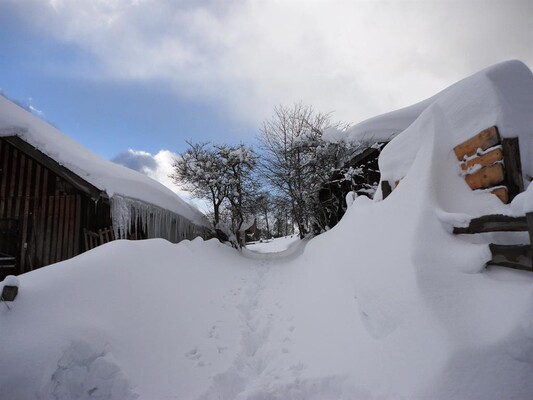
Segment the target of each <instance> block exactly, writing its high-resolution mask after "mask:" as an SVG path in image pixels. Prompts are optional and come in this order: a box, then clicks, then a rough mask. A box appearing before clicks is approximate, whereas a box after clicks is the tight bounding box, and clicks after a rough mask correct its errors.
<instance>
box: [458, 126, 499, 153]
mask: <svg viewBox="0 0 533 400" xmlns="http://www.w3.org/2000/svg"><path fill="white" fill-rule="evenodd" d="M497 144H500V134H499V133H498V128H497V127H496V126H491V127H490V128H488V129H485V130H484V131H481V132H480V133H478V134H477V135H476V136H474V137H471V138H470V139H468V140H467V141H465V142H463V143H461V144H458V145H457V146H455V147H454V149H453V151H454V152H455V156H456V157H457V159H458V160H459V161H462V160H463V159H464V158H465V157H471V156H473V155H475V154H476V152H477V149H481V150H487V149H488V148H490V147H493V146H496V145H497Z"/></svg>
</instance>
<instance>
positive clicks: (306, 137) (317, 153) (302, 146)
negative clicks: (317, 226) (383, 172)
mask: <svg viewBox="0 0 533 400" xmlns="http://www.w3.org/2000/svg"><path fill="white" fill-rule="evenodd" d="M332 125H334V124H333V123H332V122H331V118H330V115H329V114H322V113H319V112H316V111H315V110H314V109H313V108H312V107H311V106H305V105H302V104H301V103H298V104H295V105H294V106H292V107H283V106H279V107H276V108H275V109H274V115H273V117H272V118H270V119H268V120H266V121H265V122H264V123H263V127H262V129H261V132H260V138H259V139H260V142H261V149H262V156H263V157H262V162H261V169H262V172H263V175H264V177H265V178H266V179H267V180H268V182H269V183H270V184H271V185H272V186H273V187H274V188H275V189H276V190H277V191H278V193H279V194H280V195H282V196H284V197H285V198H286V199H288V200H289V202H290V206H291V213H292V217H293V218H294V221H295V223H296V224H297V226H298V230H299V233H300V236H301V237H304V236H305V235H306V234H307V233H308V232H309V230H310V228H311V222H312V217H313V215H312V214H313V208H314V206H313V203H315V199H316V197H317V194H318V191H319V189H320V187H321V185H322V184H323V181H324V180H325V179H326V178H325V176H326V175H327V172H328V167H329V166H328V165H327V163H328V162H329V161H332V160H329V159H328V157H322V155H324V154H325V153H324V152H322V150H323V146H324V142H323V141H322V133H323V131H324V130H325V129H326V128H328V127H331V126H332ZM321 146H322V147H321ZM332 162H334V161H332Z"/></svg>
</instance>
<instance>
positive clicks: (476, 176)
mask: <svg viewBox="0 0 533 400" xmlns="http://www.w3.org/2000/svg"><path fill="white" fill-rule="evenodd" d="M504 178H505V171H504V169H503V166H502V164H493V165H490V166H488V167H485V168H481V169H480V170H479V171H477V172H475V173H473V174H470V175H466V176H465V181H466V183H467V184H468V186H470V189H486V188H489V187H492V186H496V185H498V184H500V183H502V182H503V180H504Z"/></svg>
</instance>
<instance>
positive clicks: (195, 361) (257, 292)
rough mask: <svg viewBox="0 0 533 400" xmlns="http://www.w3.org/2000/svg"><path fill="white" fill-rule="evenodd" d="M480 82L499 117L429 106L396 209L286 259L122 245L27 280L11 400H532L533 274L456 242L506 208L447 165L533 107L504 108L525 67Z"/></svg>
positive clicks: (2, 358)
mask: <svg viewBox="0 0 533 400" xmlns="http://www.w3.org/2000/svg"><path fill="white" fill-rule="evenodd" d="M489 71H492V72H490V74H487V73H488V72H489ZM521 71H522V72H523V73H522V72H521ZM481 74H482V75H485V76H491V77H492V78H493V79H492V80H487V79H485V78H481V77H479V76H474V77H473V81H476V82H479V87H478V89H483V93H485V94H486V95H487V96H491V97H492V99H487V100H486V103H485V104H498V107H496V106H495V107H493V108H492V109H491V110H492V111H494V114H491V113H490V112H489V113H488V115H489V116H487V115H486V114H485V113H483V114H472V115H470V118H468V115H467V113H464V114H462V113H459V114H457V113H452V112H451V108H450V107H459V105H461V106H462V107H466V108H469V109H471V110H473V111H476V112H477V111H479V109H478V108H476V107H477V106H476V104H477V101H478V100H479V99H477V98H476V97H474V96H470V94H468V93H464V94H463V96H459V95H460V94H461V93H460V91H459V92H457V93H456V94H454V95H453V96H451V97H449V98H448V100H446V99H443V100H442V102H441V101H440V100H439V104H433V105H432V106H430V107H428V108H427V109H426V110H425V111H424V112H423V114H421V115H420V118H419V119H418V120H417V122H415V123H414V124H412V125H411V127H410V128H409V129H411V130H414V129H415V128H416V129H417V130H418V131H417V132H414V131H412V132H411V133H410V134H409V133H408V134H407V135H406V136H407V137H410V135H413V136H416V137H419V138H420V143H419V144H418V145H417V151H416V152H414V153H413V154H412V156H410V157H408V159H409V163H406V165H405V170H404V172H405V171H407V173H406V174H405V176H404V177H403V180H402V183H401V184H400V185H399V186H398V187H397V188H396V189H395V190H394V191H393V192H392V194H391V195H390V196H389V197H388V198H387V199H386V200H385V201H372V200H369V199H368V198H366V197H364V196H361V197H357V198H356V199H355V200H354V201H353V204H352V205H351V206H350V207H349V209H348V211H347V213H346V215H345V217H344V218H343V219H342V220H341V221H340V223H339V224H337V225H336V226H335V227H334V228H333V229H332V230H330V231H328V232H326V233H324V234H322V235H320V236H318V237H316V238H314V239H312V240H310V241H305V242H297V243H294V244H293V245H291V246H290V247H289V248H288V249H287V250H286V251H285V252H282V253H277V254H276V253H266V254H261V253H252V252H250V251H246V250H245V251H243V252H242V253H239V252H237V251H235V250H232V249H231V248H229V247H227V246H224V245H221V244H219V243H218V242H216V241H207V242H204V241H202V240H201V239H197V240H194V241H192V242H189V241H183V242H181V243H180V244H178V245H172V244H169V243H168V242H165V241H162V240H150V241H142V242H127V241H115V242H112V243H109V244H107V245H104V246H100V247H98V248H96V249H95V250H93V251H90V252H87V253H84V254H82V255H80V256H78V257H76V258H74V259H72V260H69V261H66V262H63V263H59V264H56V265H53V266H50V267H46V268H42V269H40V270H37V271H34V272H31V273H28V274H24V275H22V276H20V277H19V280H20V283H21V288H22V289H21V291H20V293H19V296H18V297H17V299H16V301H15V302H13V303H12V304H11V305H10V309H8V308H7V307H3V305H2V304H0V337H1V338H2V346H1V347H0V370H1V371H2V372H3V373H2V374H0V387H1V388H2V395H3V396H4V395H5V397H6V398H10V399H32V398H37V399H43V398H57V399H66V398H75V397H74V396H78V395H79V396H80V398H108V399H122V398H134V397H136V396H138V398H140V399H163V398H179V399H185V400H187V399H191V400H192V399H195V400H211V399H213V400H214V399H217V400H220V399H223V400H230V399H231V400H244V399H254V400H260V399H262V400H264V399H269V400H271V399H279V400H291V399H294V400H296V399H299V400H301V399H306V400H308V399H317V400H318V399H321V400H322V399H435V400H440V399H442V400H448V399H480V400H481V399H483V400H492V399H493V400H500V399H531V398H533V380H532V379H531V376H533V323H532V322H531V321H532V320H533V318H532V316H533V274H531V273H528V272H524V271H516V270H510V269H505V268H498V267H490V268H485V263H486V261H487V260H488V259H489V258H490V251H489V249H488V246H487V243H488V242H489V241H492V240H493V239H494V238H493V237H490V236H488V237H487V236H483V235H481V236H478V237H476V238H474V237H467V236H466V235H453V234H451V232H450V231H451V225H450V224H451V223H452V221H453V223H455V222H457V221H461V220H464V219H465V218H469V216H470V215H472V214H473V213H476V212H479V208H482V209H483V208H485V209H488V210H492V211H493V210H496V209H499V208H502V209H504V210H508V209H509V208H510V207H511V206H512V205H511V206H506V205H503V204H501V202H500V201H499V200H498V199H497V198H496V197H495V196H492V195H476V194H474V193H473V192H472V191H470V190H469V189H468V188H464V187H463V186H465V185H464V181H463V179H462V178H461V177H460V176H459V175H458V166H457V160H456V159H455V156H454V155H453V153H451V149H450V142H451V140H452V139H453V138H461V137H462V136H461V135H462V132H466V128H465V126H470V127H471V128H472V129H474V130H476V129H478V125H479V126H482V125H483V126H482V128H484V127H485V126H484V124H485V123H486V122H492V121H500V123H502V124H503V125H502V126H503V128H502V134H504V135H505V133H504V132H506V131H507V132H509V129H510V128H509V127H510V126H511V125H512V126H513V128H512V129H518V128H519V127H520V118H522V117H525V114H522V113H521V112H520V110H524V109H525V110H528V109H529V107H530V105H531V104H530V103H528V102H529V100H527V99H526V100H527V102H526V103H525V104H522V105H521V106H520V107H522V108H519V109H518V110H517V109H516V106H515V103H513V102H511V100H510V99H511V97H509V96H508V95H506V96H504V97H499V96H500V95H501V94H502V93H506V91H507V90H508V88H507V89H506V88H505V81H506V80H507V79H509V82H510V84H511V86H513V82H515V80H514V77H516V76H519V75H520V74H522V75H521V76H522V77H523V78H527V79H525V81H523V82H521V83H520V85H526V86H527V85H528V83H527V80H528V79H530V76H529V75H528V74H526V73H525V70H524V69H523V66H521V64H518V63H510V64H506V65H501V66H497V67H495V69H491V70H486V71H483V72H482V73H481ZM473 81H471V80H467V81H465V86H464V88H465V90H467V89H468V90H469V91H470V90H471V89H472V86H470V84H469V82H470V83H472V82H473ZM496 81H497V82H496ZM496 83H497V84H496ZM493 84H494V85H495V87H498V88H499V90H493V86H491V85H493ZM516 89H517V90H518V88H516ZM484 90H486V91H484ZM460 99H464V101H463V102H462V103H461V104H457V103H455V102H457V101H459V100H460ZM498 99H499V100H498ZM501 99H506V101H507V102H508V103H509V107H506V106H503V103H504V102H503V100H501ZM445 100H446V101H445ZM461 109H463V108H461V107H460V108H459V111H460V110H461ZM459 111H458V112H459ZM513 118H515V119H516V121H517V123H518V125H517V124H514V123H513V121H514V120H513ZM404 133H406V132H404ZM402 135H403V134H402ZM455 135H457V136H455ZM400 136H401V135H400ZM400 136H398V139H400ZM450 136H452V139H450ZM521 138H522V137H521ZM395 140H396V139H395ZM401 140H408V139H400V141H401ZM391 144H392V143H391ZM385 156H386V157H389V156H390V157H391V158H392V159H393V158H394V154H392V153H389V155H388V156H387V155H385ZM386 157H385V158H386ZM387 162H388V160H385V165H393V163H392V162H391V164H387ZM385 173H387V174H392V173H393V171H389V170H387V171H385ZM461 188H462V189H461ZM463 189H464V190H463ZM519 197H521V198H522V200H521V201H522V205H523V202H524V201H525V200H526V199H525V195H522V196H519ZM474 199H475V200H476V201H474ZM528 201H529V200H528ZM515 205H516V204H515ZM511 235H513V234H511ZM515 239H516V238H515ZM526 239H527V238H526ZM501 240H504V241H505V240H507V237H505V238H501ZM273 245H274V246H277V245H278V244H277V243H275V242H273ZM261 251H264V249H262V250H261ZM37 333H38V334H37ZM69 396H70V397H69ZM83 396H85V397H83ZM97 396H100V397H97Z"/></svg>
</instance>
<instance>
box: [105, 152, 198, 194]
mask: <svg viewBox="0 0 533 400" xmlns="http://www.w3.org/2000/svg"><path fill="white" fill-rule="evenodd" d="M176 157H177V155H176V154H175V153H172V152H171V151H169V150H160V151H159V152H158V153H157V154H155V155H152V154H150V153H148V152H146V151H142V150H133V149H129V150H128V151H126V152H124V153H120V154H118V155H117V156H115V157H114V158H113V159H112V160H111V161H113V162H115V163H117V164H121V165H124V166H125V167H128V168H131V169H133V170H135V171H138V172H141V173H143V174H144V175H146V176H148V177H150V178H152V179H154V180H156V181H158V182H160V183H162V184H163V185H165V186H166V187H168V188H169V189H170V190H172V191H173V192H174V193H176V194H178V195H179V196H180V197H184V198H186V199H188V197H189V196H188V193H187V192H186V191H184V190H182V189H181V188H180V187H179V185H176V184H175V183H174V182H173V180H172V178H170V175H171V174H172V163H173V161H174V159H175V158H176Z"/></svg>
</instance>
